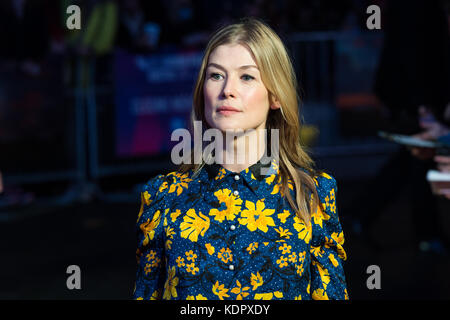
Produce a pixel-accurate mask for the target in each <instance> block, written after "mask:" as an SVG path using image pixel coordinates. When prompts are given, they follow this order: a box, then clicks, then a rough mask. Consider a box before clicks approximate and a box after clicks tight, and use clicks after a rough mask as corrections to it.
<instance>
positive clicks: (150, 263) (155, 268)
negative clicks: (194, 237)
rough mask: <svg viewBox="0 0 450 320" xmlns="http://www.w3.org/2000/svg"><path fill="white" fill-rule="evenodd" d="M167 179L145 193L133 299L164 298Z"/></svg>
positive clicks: (149, 185)
mask: <svg viewBox="0 0 450 320" xmlns="http://www.w3.org/2000/svg"><path fill="white" fill-rule="evenodd" d="M166 184H167V183H166V182H164V176H163V175H159V176H156V177H155V178H153V179H151V180H150V181H149V182H148V183H147V184H146V185H145V186H144V187H143V188H142V190H141V207H140V210H139V215H138V220H137V223H136V234H137V242H138V245H137V251H136V260H137V265H138V267H137V272H136V282H135V288H134V292H133V298H134V299H137V300H156V299H160V298H161V296H162V291H163V287H164V281H165V266H164V265H165V257H164V229H163V220H164V214H165V212H164V211H165V208H164V206H165V204H164V197H163V190H164V188H165V185H166Z"/></svg>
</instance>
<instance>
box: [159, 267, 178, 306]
mask: <svg viewBox="0 0 450 320" xmlns="http://www.w3.org/2000/svg"><path fill="white" fill-rule="evenodd" d="M177 285H178V277H175V266H173V267H172V268H169V273H168V276H167V280H166V283H165V284H164V295H163V299H164V300H170V299H171V298H172V297H174V298H176V297H178V294H177V289H176V286H177Z"/></svg>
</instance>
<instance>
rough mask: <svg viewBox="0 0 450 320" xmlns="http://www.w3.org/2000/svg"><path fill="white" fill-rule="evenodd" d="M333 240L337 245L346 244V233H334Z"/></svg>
mask: <svg viewBox="0 0 450 320" xmlns="http://www.w3.org/2000/svg"><path fill="white" fill-rule="evenodd" d="M331 238H332V239H333V240H334V241H336V242H337V243H339V244H341V245H342V244H344V241H345V240H344V233H343V232H341V233H337V232H333V233H332V234H331Z"/></svg>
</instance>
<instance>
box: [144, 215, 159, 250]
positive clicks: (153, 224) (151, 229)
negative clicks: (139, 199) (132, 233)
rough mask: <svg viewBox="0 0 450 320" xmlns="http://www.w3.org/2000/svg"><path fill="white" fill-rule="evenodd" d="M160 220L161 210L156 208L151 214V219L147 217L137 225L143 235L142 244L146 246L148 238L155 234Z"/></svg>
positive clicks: (150, 238)
mask: <svg viewBox="0 0 450 320" xmlns="http://www.w3.org/2000/svg"><path fill="white" fill-rule="evenodd" d="M160 221H161V212H160V211H159V210H158V211H156V212H155V214H154V215H153V218H152V220H151V221H150V219H147V221H146V222H144V223H141V225H140V226H139V228H140V229H141V230H142V232H143V233H144V236H145V239H144V242H143V243H142V244H143V245H144V246H146V245H147V243H148V242H149V241H150V240H153V237H154V236H155V229H156V228H157V227H158V225H159V222H160Z"/></svg>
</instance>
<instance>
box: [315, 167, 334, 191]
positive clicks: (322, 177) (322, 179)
mask: <svg viewBox="0 0 450 320" xmlns="http://www.w3.org/2000/svg"><path fill="white" fill-rule="evenodd" d="M313 180H314V183H315V184H316V190H317V193H318V194H319V196H320V195H321V194H327V193H329V192H331V191H332V190H334V192H336V190H337V182H336V179H335V178H334V177H333V176H332V175H331V174H329V173H326V172H324V171H318V172H316V173H315V174H314V176H313Z"/></svg>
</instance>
